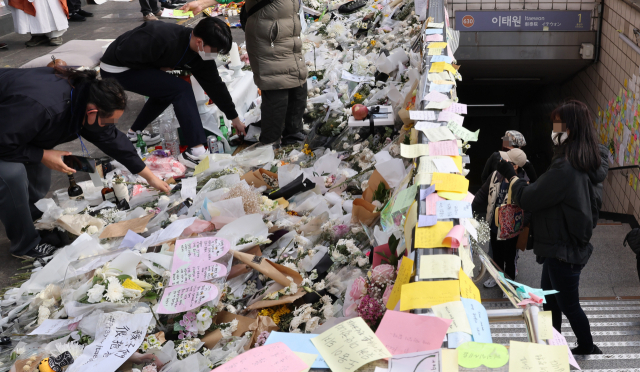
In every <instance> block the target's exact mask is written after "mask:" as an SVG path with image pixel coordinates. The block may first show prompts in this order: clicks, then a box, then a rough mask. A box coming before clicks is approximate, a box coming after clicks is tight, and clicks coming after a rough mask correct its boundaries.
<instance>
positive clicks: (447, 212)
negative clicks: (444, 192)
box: [436, 200, 473, 220]
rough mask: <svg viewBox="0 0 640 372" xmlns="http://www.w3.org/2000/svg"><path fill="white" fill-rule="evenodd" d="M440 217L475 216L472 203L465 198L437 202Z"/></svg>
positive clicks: (443, 218) (442, 218) (437, 212)
mask: <svg viewBox="0 0 640 372" xmlns="http://www.w3.org/2000/svg"><path fill="white" fill-rule="evenodd" d="M436 216H437V217H438V219H441V220H445V219H449V218H473V211H472V210H471V203H469V202H466V201H463V200H441V201H439V202H437V203H436Z"/></svg>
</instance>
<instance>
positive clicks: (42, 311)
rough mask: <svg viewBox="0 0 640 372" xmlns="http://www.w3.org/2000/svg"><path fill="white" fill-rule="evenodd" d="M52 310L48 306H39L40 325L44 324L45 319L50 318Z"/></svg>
mask: <svg viewBox="0 0 640 372" xmlns="http://www.w3.org/2000/svg"><path fill="white" fill-rule="evenodd" d="M50 315H51V311H50V310H49V308H48V307H45V306H40V307H39V308H38V325H40V324H42V323H43V322H44V321H45V320H47V319H49V316H50Z"/></svg>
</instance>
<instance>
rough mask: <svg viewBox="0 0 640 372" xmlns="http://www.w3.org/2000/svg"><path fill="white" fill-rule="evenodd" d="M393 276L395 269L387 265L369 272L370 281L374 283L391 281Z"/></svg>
mask: <svg viewBox="0 0 640 372" xmlns="http://www.w3.org/2000/svg"><path fill="white" fill-rule="evenodd" d="M395 276H396V268H395V267H393V266H391V265H387V264H383V265H378V266H376V267H375V268H374V269H373V270H372V271H371V281H372V282H374V283H383V282H385V281H391V280H393V278H394V277H395Z"/></svg>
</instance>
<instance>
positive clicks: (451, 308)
mask: <svg viewBox="0 0 640 372" xmlns="http://www.w3.org/2000/svg"><path fill="white" fill-rule="evenodd" d="M431 310H433V312H434V313H435V314H436V315H437V316H438V317H440V318H444V319H451V320H452V322H451V324H450V325H449V330H448V331H447V333H450V332H464V333H468V334H472V331H471V326H470V325H469V320H468V319H467V314H466V313H465V311H464V305H463V304H462V301H460V300H458V301H452V302H446V303H443V304H439V305H434V306H432V307H431Z"/></svg>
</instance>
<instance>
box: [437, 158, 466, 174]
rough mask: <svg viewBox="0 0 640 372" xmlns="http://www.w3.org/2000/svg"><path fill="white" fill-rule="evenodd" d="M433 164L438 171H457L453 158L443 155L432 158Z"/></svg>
mask: <svg viewBox="0 0 640 372" xmlns="http://www.w3.org/2000/svg"><path fill="white" fill-rule="evenodd" d="M432 161H433V164H434V165H435V166H436V168H438V172H439V173H458V172H459V170H458V167H457V166H456V163H455V162H454V161H453V158H451V157H449V156H445V157H442V158H436V159H433V160H432Z"/></svg>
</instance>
